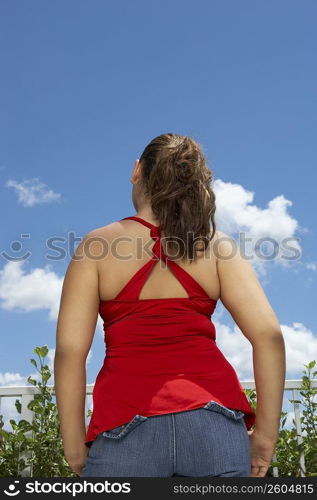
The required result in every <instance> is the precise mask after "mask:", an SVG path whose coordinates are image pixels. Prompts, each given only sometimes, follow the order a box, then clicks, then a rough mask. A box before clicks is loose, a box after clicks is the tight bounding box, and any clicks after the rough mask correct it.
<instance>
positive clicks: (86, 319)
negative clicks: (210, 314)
mask: <svg viewBox="0 0 317 500" xmlns="http://www.w3.org/2000/svg"><path fill="white" fill-rule="evenodd" d="M91 236H92V233H89V234H88V235H86V236H85V238H83V240H82V241H81V243H80V244H79V245H78V247H77V249H76V251H75V253H74V255H73V256H72V259H71V261H70V263H69V266H68V269H67V272H66V274H65V278H64V283H63V289H62V295H61V301H60V309H59V315H58V321H57V330H56V350H55V359H54V376H55V390H56V402H57V408H58V414H59V419H60V426H61V434H62V439H63V446H64V453H65V457H66V460H67V461H68V462H69V464H70V465H71V466H74V467H73V468H75V469H76V466H77V464H79V463H81V462H82V461H83V458H84V456H85V454H86V453H87V451H88V448H87V447H86V445H85V444H84V441H85V435H86V428H85V394H86V358H87V355H88V353H89V349H90V346H91V343H92V340H93V336H94V332H95V328H96V323H97V318H98V308H99V293H98V271H97V262H96V260H94V259H93V258H91V254H92V252H93V245H94V243H92V244H90V245H89V250H88V247H87V245H88V240H89V241H91ZM84 245H86V250H85V249H84ZM87 250H88V251H87ZM89 255H90V256H89ZM79 257H81V258H79Z"/></svg>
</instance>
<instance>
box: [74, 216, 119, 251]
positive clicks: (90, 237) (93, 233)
mask: <svg viewBox="0 0 317 500" xmlns="http://www.w3.org/2000/svg"><path fill="white" fill-rule="evenodd" d="M121 234H122V227H121V225H120V223H119V222H112V223H110V224H107V225H105V226H101V227H97V228H95V229H91V230H90V231H89V232H87V233H86V234H85V235H84V236H83V238H82V239H81V241H80V243H79V245H78V246H77V248H76V251H75V255H81V256H86V257H87V255H89V256H90V257H91V258H92V259H94V258H97V257H100V255H101V254H105V253H107V252H108V250H109V246H110V245H111V243H112V241H113V240H114V238H116V237H117V236H120V235H121Z"/></svg>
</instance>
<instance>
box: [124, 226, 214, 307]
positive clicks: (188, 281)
mask: <svg viewBox="0 0 317 500" xmlns="http://www.w3.org/2000/svg"><path fill="white" fill-rule="evenodd" d="M126 219H132V220H135V221H137V222H140V223H141V224H143V225H144V226H147V227H148V228H150V235H151V238H153V239H155V243H154V245H153V247H152V253H153V257H152V258H151V259H150V260H149V261H148V262H146V264H144V266H142V267H141V268H140V269H139V270H138V271H137V272H136V273H135V274H134V275H133V276H132V278H131V279H130V280H129V281H128V283H127V284H126V285H125V286H124V287H123V288H122V290H121V291H120V292H119V293H118V295H117V296H116V297H115V299H114V300H139V295H140V293H141V290H142V288H143V285H144V283H145V281H146V279H147V277H148V276H149V274H150V273H151V271H152V268H153V267H154V266H155V264H156V263H157V262H158V261H159V260H160V259H162V260H163V261H164V262H166V263H167V265H168V266H169V267H170V269H171V271H172V273H173V274H174V275H175V276H176V278H177V279H178V280H179V282H180V283H181V284H182V286H183V287H184V288H185V290H186V292H187V293H188V298H191V297H197V296H198V297H202V298H204V299H205V298H208V299H210V297H209V296H208V294H207V293H206V292H205V290H204V289H203V288H202V287H201V286H200V285H199V283H197V281H196V280H195V279H194V278H193V277H192V276H191V275H190V274H189V273H188V272H187V271H185V270H184V269H183V268H182V267H180V266H179V265H178V264H177V263H176V262H175V261H173V260H171V259H169V258H168V256H167V255H166V254H165V252H164V249H163V247H162V244H161V226H155V225H154V224H151V222H148V221H146V220H144V219H141V218H140V217H137V216H130V217H124V218H123V219H121V220H126Z"/></svg>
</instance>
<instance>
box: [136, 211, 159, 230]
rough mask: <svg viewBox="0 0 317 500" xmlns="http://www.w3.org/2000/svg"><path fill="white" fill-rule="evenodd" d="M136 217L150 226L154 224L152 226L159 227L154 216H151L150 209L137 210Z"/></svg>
mask: <svg viewBox="0 0 317 500" xmlns="http://www.w3.org/2000/svg"><path fill="white" fill-rule="evenodd" d="M136 216H137V217H140V218H141V219H145V220H147V221H148V222H150V223H151V224H154V226H158V225H159V221H158V220H157V218H156V217H155V216H154V214H153V212H152V210H151V207H142V208H139V210H137V212H136Z"/></svg>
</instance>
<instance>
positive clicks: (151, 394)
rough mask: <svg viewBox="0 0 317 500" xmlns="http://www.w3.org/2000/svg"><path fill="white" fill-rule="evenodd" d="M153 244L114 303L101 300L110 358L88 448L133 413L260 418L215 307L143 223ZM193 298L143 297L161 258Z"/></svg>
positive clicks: (96, 397) (100, 379)
mask: <svg viewBox="0 0 317 500" xmlns="http://www.w3.org/2000/svg"><path fill="white" fill-rule="evenodd" d="M126 219H132V220H135V221H137V222H140V223H141V224H144V225H145V226H147V227H148V228H150V230H151V237H152V238H153V239H155V240H156V241H155V244H154V245H153V247H152V252H153V257H152V259H150V260H149V261H148V262H147V263H146V264H145V265H144V266H142V267H141V268H140V269H139V270H138V271H137V272H136V273H135V274H134V276H133V277H132V278H131V279H130V280H129V281H128V283H127V284H126V285H125V286H124V287H123V289H122V290H121V291H120V292H119V293H118V295H117V296H116V297H115V298H114V299H112V300H105V301H100V307H99V314H100V316H101V317H102V319H103V321H104V324H103V325H104V333H105V335H104V341H105V345H106V356H105V358H104V363H103V366H102V368H101V370H100V371H99V373H98V375H97V378H96V381H95V385H94V389H93V412H92V416H91V419H90V422H89V426H88V430H87V434H86V440H85V444H86V445H87V446H88V447H90V445H91V444H92V442H93V441H94V440H95V438H96V437H97V435H98V434H99V433H101V432H103V431H106V430H109V429H112V428H114V427H117V426H119V425H123V424H126V423H127V422H129V421H130V420H131V419H132V418H133V417H134V416H135V415H136V414H141V415H144V416H148V417H149V416H153V415H162V414H165V413H172V412H173V413H175V412H181V411H185V410H193V409H196V408H200V407H202V406H203V405H205V404H206V403H208V402H209V401H210V400H213V401H216V402H218V403H220V404H222V405H223V406H226V407H228V408H231V409H236V410H240V411H242V412H244V420H245V423H246V426H247V429H250V428H251V427H252V425H253V424H254V422H255V413H254V411H253V409H252V407H251V405H250V403H249V401H248V399H247V397H246V395H245V393H244V390H243V387H242V385H241V383H240V381H239V379H238V377H237V374H236V372H235V370H234V368H233V367H232V366H231V364H230V363H229V362H228V361H227V359H226V358H225V357H224V355H223V354H222V352H221V351H220V350H219V348H218V347H217V344H216V332H215V327H214V324H213V323H212V321H211V316H212V314H213V312H214V309H215V307H216V304H217V301H216V300H214V299H211V298H210V297H209V296H208V295H207V293H206V292H205V291H204V289H203V288H202V287H201V286H200V285H199V284H198V283H197V282H196V281H195V280H194V279H193V278H192V277H191V275H190V274H189V273H188V272H186V271H185V270H184V269H183V268H181V267H180V266H179V265H178V264H177V263H176V262H175V261H173V260H170V259H169V258H168V257H167V256H166V254H165V253H164V250H163V248H162V246H161V242H160V226H154V225H153V224H151V223H150V222H147V221H146V220H143V219H141V218H140V217H136V216H131V217H124V218H123V219H121V220H126ZM160 258H161V259H163V260H164V262H167V264H168V266H169V268H170V270H171V271H172V272H173V273H174V275H175V276H176V278H177V279H178V280H179V281H180V283H181V284H182V285H183V287H184V288H185V290H186V291H187V293H188V297H177V298H176V297H174V298H159V299H151V298H150V299H139V294H140V292H141V290H142V287H143V284H144V283H145V281H146V279H147V277H148V276H149V274H150V273H151V270H152V269H153V267H154V266H155V264H156V263H157V262H158V261H159V259H160Z"/></svg>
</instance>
